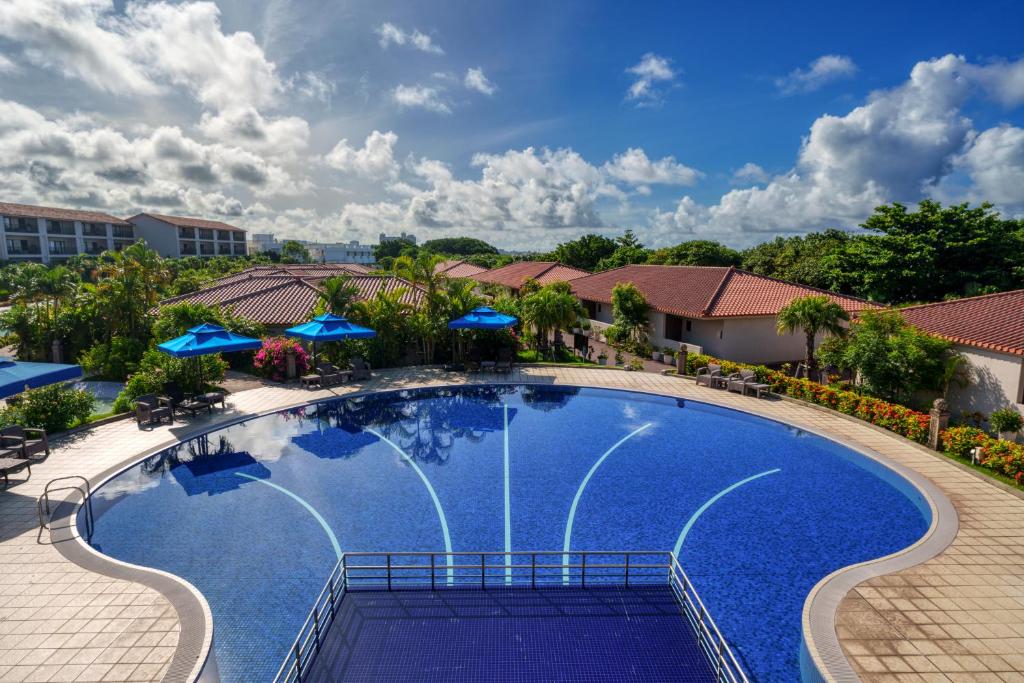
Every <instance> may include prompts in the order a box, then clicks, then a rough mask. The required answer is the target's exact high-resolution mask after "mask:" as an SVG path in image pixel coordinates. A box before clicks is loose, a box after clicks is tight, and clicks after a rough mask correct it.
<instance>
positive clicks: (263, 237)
mask: <svg viewBox="0 0 1024 683" xmlns="http://www.w3.org/2000/svg"><path fill="white" fill-rule="evenodd" d="M246 247H247V248H248V250H249V253H250V254H262V253H265V252H268V251H279V250H280V249H281V244H280V243H279V242H278V241H277V238H276V237H275V236H274V233H272V232H254V233H252V234H251V235H249V239H248V240H247V241H246Z"/></svg>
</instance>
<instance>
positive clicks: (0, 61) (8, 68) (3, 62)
mask: <svg viewBox="0 0 1024 683" xmlns="http://www.w3.org/2000/svg"><path fill="white" fill-rule="evenodd" d="M17 70H18V65H17V64H15V63H14V62H12V61H11V60H10V59H8V58H7V57H4V56H3V55H0V74H12V73H14V72H15V71H17Z"/></svg>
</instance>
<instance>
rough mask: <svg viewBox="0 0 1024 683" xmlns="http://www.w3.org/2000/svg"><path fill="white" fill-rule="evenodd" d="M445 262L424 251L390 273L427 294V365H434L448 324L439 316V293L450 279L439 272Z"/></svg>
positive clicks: (397, 264) (404, 258) (423, 334)
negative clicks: (435, 346) (440, 337)
mask: <svg viewBox="0 0 1024 683" xmlns="http://www.w3.org/2000/svg"><path fill="white" fill-rule="evenodd" d="M442 261H444V257H443V256H439V255H437V254H431V253H430V252H427V251H421V252H420V253H418V254H417V255H416V256H415V257H413V256H399V257H398V258H396V259H395V260H394V263H392V265H391V270H392V272H394V274H395V275H397V276H398V277H400V278H403V279H405V280H408V281H409V282H411V283H413V284H414V285H416V286H418V287H420V288H421V289H423V291H424V292H426V296H425V297H424V298H423V313H424V317H425V320H424V321H423V325H422V326H421V339H422V340H423V360H424V362H425V363H430V362H432V361H433V359H434V345H435V343H436V341H437V336H438V334H440V331H441V330H442V329H443V326H444V323H445V322H446V321H445V320H442V319H441V316H440V313H442V312H443V311H442V308H443V307H442V305H441V303H442V302H441V299H440V297H439V290H440V289H441V285H442V284H443V283H444V282H445V280H447V279H448V278H447V277H446V276H445V275H444V274H443V273H439V272H437V265H438V264H439V263H441V262H442Z"/></svg>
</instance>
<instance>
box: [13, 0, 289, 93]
mask: <svg viewBox="0 0 1024 683" xmlns="http://www.w3.org/2000/svg"><path fill="white" fill-rule="evenodd" d="M0 36H2V37H4V38H7V39H8V40H11V41H12V42H14V43H17V44H20V45H21V46H22V48H23V52H24V55H25V58H26V59H27V60H28V61H29V62H31V63H33V64H35V65H37V66H40V67H43V68H47V69H52V70H55V71H57V72H59V73H61V74H63V75H64V76H66V77H68V78H75V79H78V80H81V81H83V82H85V83H87V84H89V85H91V86H92V87H94V88H96V89H98V90H101V91H103V92H109V93H114V94H117V95H143V96H150V95H157V94H161V93H164V92H166V90H167V86H171V85H173V86H179V87H182V88H184V89H185V90H186V91H188V92H190V93H191V94H192V95H193V96H194V97H195V98H196V99H197V100H198V101H199V102H201V103H202V104H204V105H206V106H208V107H212V108H215V109H225V108H228V107H231V106H239V105H248V106H255V107H262V106H267V105H270V104H273V103H274V98H275V95H277V94H278V93H279V92H280V91H281V89H282V83H281V80H280V78H279V77H278V74H277V71H276V68H275V66H274V64H273V63H272V62H270V61H269V60H268V59H267V58H266V55H264V53H263V50H262V49H261V48H260V47H259V45H257V43H256V40H255V38H254V37H253V36H252V34H251V33H247V32H243V31H239V32H236V33H231V34H225V33H224V32H223V31H222V29H221V24H220V10H219V9H218V8H217V5H215V4H214V3H212V2H184V3H180V4H170V3H168V2H163V1H158V2H152V3H147V4H143V3H140V2H129V3H128V4H127V5H126V6H125V10H124V13H123V14H116V13H115V8H114V4H113V2H111V0H6V1H5V2H3V3H0Z"/></svg>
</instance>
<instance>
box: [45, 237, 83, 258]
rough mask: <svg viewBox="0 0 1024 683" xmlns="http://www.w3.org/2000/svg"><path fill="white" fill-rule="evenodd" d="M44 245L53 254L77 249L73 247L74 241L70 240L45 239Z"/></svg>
mask: <svg viewBox="0 0 1024 683" xmlns="http://www.w3.org/2000/svg"><path fill="white" fill-rule="evenodd" d="M46 247H47V249H48V250H49V251H50V254H52V255H54V256H63V255H65V254H74V253H77V251H78V250H77V249H76V248H75V243H74V242H72V241H70V240H47V243H46Z"/></svg>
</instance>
